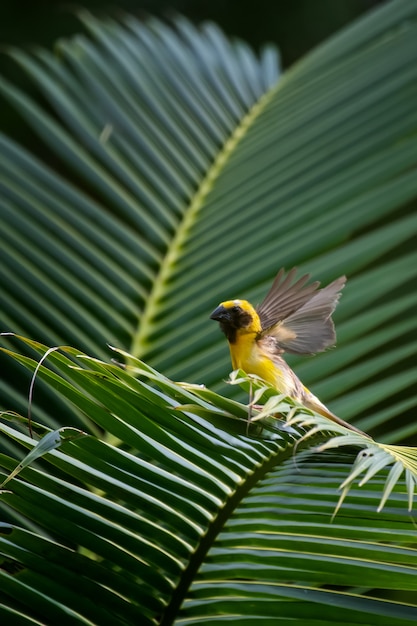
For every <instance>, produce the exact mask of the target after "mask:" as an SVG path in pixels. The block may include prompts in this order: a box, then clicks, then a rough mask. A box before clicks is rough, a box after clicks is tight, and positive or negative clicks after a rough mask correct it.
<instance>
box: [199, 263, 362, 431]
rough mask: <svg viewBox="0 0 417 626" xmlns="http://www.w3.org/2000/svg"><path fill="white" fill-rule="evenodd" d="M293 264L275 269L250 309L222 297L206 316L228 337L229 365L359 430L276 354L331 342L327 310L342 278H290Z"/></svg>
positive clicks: (316, 349) (320, 347)
mask: <svg viewBox="0 0 417 626" xmlns="http://www.w3.org/2000/svg"><path fill="white" fill-rule="evenodd" d="M296 273H297V268H293V269H292V270H291V271H290V272H288V273H287V274H285V270H284V269H280V271H279V272H278V274H277V276H276V278H275V280H274V282H273V284H272V287H271V289H270V290H269V292H268V293H267V295H266V297H265V299H264V301H263V302H262V303H261V304H260V305H259V306H258V307H257V308H256V309H255V308H254V307H253V306H252V305H251V304H250V303H249V302H248V301H247V300H226V301H225V302H221V303H220V305H219V306H218V307H217V308H216V309H215V310H214V311H213V313H212V314H211V315H210V318H211V319H213V320H216V321H218V322H219V324H220V328H221V330H222V331H223V332H224V334H225V335H226V338H227V341H228V342H229V348H230V356H231V359H232V366H233V369H234V370H235V369H242V370H243V371H244V372H246V374H255V375H256V376H259V377H260V378H262V379H263V380H265V381H266V382H268V383H270V384H271V385H273V386H274V387H276V389H277V390H278V391H279V392H280V393H282V394H285V395H287V396H289V397H291V398H293V399H294V400H297V401H298V402H299V403H300V404H302V405H304V406H305V407H307V408H309V409H312V410H313V411H316V412H317V413H320V414H321V415H324V416H325V417H328V418H329V419H330V420H332V421H334V422H337V423H338V424H341V425H342V426H345V427H346V428H349V429H350V430H354V431H355V432H359V433H361V434H363V433H362V431H360V430H358V429H357V428H355V427H354V426H352V425H351V424H348V423H347V422H345V421H343V420H342V419H340V418H339V417H337V416H336V415H334V413H332V412H331V411H330V410H329V409H328V408H327V407H326V406H325V405H324V404H323V403H322V402H320V400H319V399H318V398H316V396H315V395H314V394H312V393H311V391H310V390H309V389H307V387H304V385H303V384H302V383H301V381H300V380H299V378H298V377H297V376H296V374H294V372H293V371H292V369H291V368H290V367H289V365H288V364H287V363H286V362H285V361H284V359H283V358H282V356H281V355H282V354H283V353H284V352H290V353H293V354H314V353H316V352H322V351H323V350H325V349H326V348H328V347H329V346H332V345H334V343H335V340H336V334H335V330H334V324H333V320H332V318H331V315H332V313H333V311H334V309H335V307H336V305H337V302H338V300H339V297H340V291H341V290H342V289H343V287H344V285H345V282H346V278H345V276H341V277H340V278H338V279H336V280H335V281H333V282H332V283H330V285H328V286H327V287H324V288H323V289H319V287H320V283H319V282H313V283H310V284H307V283H308V281H309V278H310V275H309V274H306V275H305V276H302V277H301V278H300V279H299V280H297V281H296V282H294V279H295V275H296Z"/></svg>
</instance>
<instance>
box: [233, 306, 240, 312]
mask: <svg viewBox="0 0 417 626" xmlns="http://www.w3.org/2000/svg"><path fill="white" fill-rule="evenodd" d="M239 312H240V307H239V306H232V313H239Z"/></svg>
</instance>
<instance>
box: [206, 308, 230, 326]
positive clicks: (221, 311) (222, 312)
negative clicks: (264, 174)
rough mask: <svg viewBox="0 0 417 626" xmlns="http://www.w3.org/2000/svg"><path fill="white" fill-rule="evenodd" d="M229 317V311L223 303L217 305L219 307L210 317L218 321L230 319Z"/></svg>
mask: <svg viewBox="0 0 417 626" xmlns="http://www.w3.org/2000/svg"><path fill="white" fill-rule="evenodd" d="M228 317H229V313H228V311H227V309H226V308H225V307H224V306H223V305H220V306H218V307H217V309H214V311H213V313H212V314H211V315H210V319H211V320H216V321H217V322H220V321H221V320H225V319H228Z"/></svg>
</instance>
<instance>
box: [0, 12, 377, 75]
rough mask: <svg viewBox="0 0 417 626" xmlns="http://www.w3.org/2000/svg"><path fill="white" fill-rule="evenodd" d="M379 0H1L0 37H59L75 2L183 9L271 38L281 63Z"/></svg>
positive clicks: (69, 28)
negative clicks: (276, 45)
mask: <svg viewBox="0 0 417 626" xmlns="http://www.w3.org/2000/svg"><path fill="white" fill-rule="evenodd" d="M379 4H384V3H383V2H382V0H293V1H292V2H288V0H272V1H271V0H258V2H253V0H171V1H170V2H167V1H166V0H113V2H111V1H110V2H106V1H104V0H83V1H81V2H75V3H73V2H65V1H63V2H60V1H54V0H2V1H1V2H0V41H1V42H2V43H3V44H15V45H24V44H41V45H44V46H51V45H52V44H53V43H54V41H56V39H58V38H59V37H68V36H69V35H71V34H73V33H76V32H78V31H79V24H78V23H77V20H76V19H75V17H74V13H75V12H76V10H77V7H78V8H79V7H82V8H86V9H89V10H91V11H93V12H94V13H96V14H97V15H103V16H104V15H112V16H116V15H120V14H121V13H123V12H128V13H131V14H133V15H136V16H137V17H141V16H145V15H146V14H148V13H150V14H152V15H156V16H158V17H167V18H169V16H170V15H172V14H173V13H181V14H183V15H186V16H187V17H188V18H190V19H191V20H192V21H194V22H196V23H198V22H200V21H202V20H213V21H215V22H216V23H217V24H219V25H220V26H221V27H222V29H223V30H224V31H225V33H226V34H227V35H229V36H236V37H240V38H242V39H244V40H245V41H247V42H248V43H250V44H252V46H254V47H259V46H260V45H262V44H263V43H264V42H265V41H273V42H275V43H277V44H278V45H279V47H280V50H281V53H282V60H283V64H284V66H288V65H290V64H291V63H294V61H296V60H297V59H299V58H300V57H301V56H303V55H304V54H305V53H306V52H307V51H308V50H310V49H311V48H313V47H314V46H315V45H317V44H318V43H319V42H320V41H322V40H324V39H326V38H327V37H329V36H330V35H331V34H332V33H333V32H335V31H337V30H339V29H340V28H342V27H343V26H344V25H345V24H347V23H349V22H351V21H352V20H354V19H355V18H357V17H359V16H360V15H361V14H362V13H364V12H366V11H368V10H370V9H372V8H374V7H375V6H377V5H379Z"/></svg>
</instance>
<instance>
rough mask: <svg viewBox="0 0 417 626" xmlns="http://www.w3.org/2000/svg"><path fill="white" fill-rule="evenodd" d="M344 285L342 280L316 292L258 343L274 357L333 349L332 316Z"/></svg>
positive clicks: (343, 279) (263, 335)
mask: <svg viewBox="0 0 417 626" xmlns="http://www.w3.org/2000/svg"><path fill="white" fill-rule="evenodd" d="M345 282H346V278H345V276H341V277H340V278H338V279H337V280H335V281H333V282H332V283H330V285H328V286H327V287H325V288H324V289H319V290H317V291H316V292H315V293H313V295H312V296H311V297H310V298H309V299H308V300H307V301H306V302H305V303H304V304H302V305H301V306H300V307H299V308H298V309H297V310H295V311H294V312H292V313H290V314H289V315H288V317H286V318H285V319H281V320H280V321H278V322H277V323H276V324H275V325H273V326H272V327H269V328H265V330H264V331H263V332H262V334H261V337H260V341H264V342H265V343H267V344H268V349H269V350H271V347H272V345H274V346H275V349H276V353H277V354H279V353H282V352H284V351H286V352H292V353H294V354H313V353H315V352H321V351H323V350H325V348H328V347H329V346H331V345H333V344H334V342H335V339H336V334H335V330H334V324H333V321H332V319H331V315H332V313H333V311H334V309H335V307H336V305H337V302H338V300H339V297H340V291H341V289H343V287H344V285H345Z"/></svg>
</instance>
